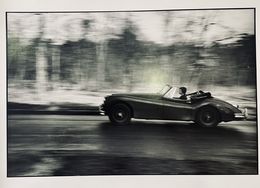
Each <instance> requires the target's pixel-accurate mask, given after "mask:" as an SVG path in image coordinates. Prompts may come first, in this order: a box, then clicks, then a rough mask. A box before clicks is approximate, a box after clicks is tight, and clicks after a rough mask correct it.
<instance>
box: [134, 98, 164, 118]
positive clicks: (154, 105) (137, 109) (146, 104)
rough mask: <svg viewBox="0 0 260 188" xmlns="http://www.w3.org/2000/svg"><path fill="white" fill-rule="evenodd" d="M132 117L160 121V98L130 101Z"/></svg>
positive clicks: (161, 110)
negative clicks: (132, 111) (132, 108)
mask: <svg viewBox="0 0 260 188" xmlns="http://www.w3.org/2000/svg"><path fill="white" fill-rule="evenodd" d="M132 106H134V117H135V118H143V119H162V118H163V108H164V104H163V101H162V100H161V99H160V98H153V99H141V100H140V99H139V100H138V99H137V100H135V101H132Z"/></svg>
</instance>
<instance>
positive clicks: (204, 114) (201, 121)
mask: <svg viewBox="0 0 260 188" xmlns="http://www.w3.org/2000/svg"><path fill="white" fill-rule="evenodd" d="M219 122H220V116H219V112H218V111H217V109H215V108H214V107H211V106H207V107H203V108H201V109H200V110H199V111H198V113H197V116H196V123H197V124H198V125H199V126H201V127H216V126H217V125H218V124H219Z"/></svg>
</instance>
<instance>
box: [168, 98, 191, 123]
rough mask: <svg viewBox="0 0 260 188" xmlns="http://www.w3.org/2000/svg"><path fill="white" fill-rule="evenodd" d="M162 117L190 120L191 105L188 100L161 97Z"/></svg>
mask: <svg viewBox="0 0 260 188" xmlns="http://www.w3.org/2000/svg"><path fill="white" fill-rule="evenodd" d="M163 119H166V120H184V121H185V120H186V121H188V120H191V119H192V106H191V103H190V102H189V101H188V100H182V99H177V98H176V99H175V98H173V99H169V98H163Z"/></svg>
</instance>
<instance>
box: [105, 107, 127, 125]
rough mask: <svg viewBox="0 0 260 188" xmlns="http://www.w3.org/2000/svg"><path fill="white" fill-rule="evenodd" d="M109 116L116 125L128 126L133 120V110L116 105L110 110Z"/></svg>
mask: <svg viewBox="0 0 260 188" xmlns="http://www.w3.org/2000/svg"><path fill="white" fill-rule="evenodd" d="M108 116H109V119H110V121H111V122H112V123H113V124H115V125H127V124H129V122H130V120H131V110H130V108H129V107H128V106H127V105H125V104H121V103H120V104H115V105H114V106H112V108H111V109H110V112H109V115H108Z"/></svg>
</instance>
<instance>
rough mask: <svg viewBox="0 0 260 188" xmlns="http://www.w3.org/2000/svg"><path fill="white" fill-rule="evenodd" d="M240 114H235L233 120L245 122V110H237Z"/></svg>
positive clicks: (246, 114)
mask: <svg viewBox="0 0 260 188" xmlns="http://www.w3.org/2000/svg"><path fill="white" fill-rule="evenodd" d="M239 110H240V111H241V113H235V120H245V119H247V118H248V111H247V108H244V109H239Z"/></svg>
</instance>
